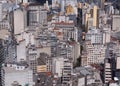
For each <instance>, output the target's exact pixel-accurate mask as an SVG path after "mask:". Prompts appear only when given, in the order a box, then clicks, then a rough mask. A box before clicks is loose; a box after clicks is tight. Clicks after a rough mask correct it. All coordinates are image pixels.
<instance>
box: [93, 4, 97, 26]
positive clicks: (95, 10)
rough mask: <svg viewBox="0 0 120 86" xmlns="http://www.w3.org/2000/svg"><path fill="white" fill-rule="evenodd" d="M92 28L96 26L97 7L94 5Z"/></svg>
mask: <svg viewBox="0 0 120 86" xmlns="http://www.w3.org/2000/svg"><path fill="white" fill-rule="evenodd" d="M93 26H94V27H97V26H98V7H97V6H96V5H95V6H94V7H93Z"/></svg>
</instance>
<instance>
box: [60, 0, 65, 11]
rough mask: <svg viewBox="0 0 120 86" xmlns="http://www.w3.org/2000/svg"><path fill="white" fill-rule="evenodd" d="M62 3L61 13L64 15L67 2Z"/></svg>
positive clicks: (62, 1)
mask: <svg viewBox="0 0 120 86" xmlns="http://www.w3.org/2000/svg"><path fill="white" fill-rule="evenodd" d="M60 3H61V13H64V12H65V0H61V1H60Z"/></svg>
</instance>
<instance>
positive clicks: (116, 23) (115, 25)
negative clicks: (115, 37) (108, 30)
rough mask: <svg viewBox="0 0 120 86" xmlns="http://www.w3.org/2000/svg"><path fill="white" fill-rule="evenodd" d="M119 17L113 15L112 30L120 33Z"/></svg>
mask: <svg viewBox="0 0 120 86" xmlns="http://www.w3.org/2000/svg"><path fill="white" fill-rule="evenodd" d="M119 22H120V15H113V17H112V30H113V31H117V32H118V31H120V23H119Z"/></svg>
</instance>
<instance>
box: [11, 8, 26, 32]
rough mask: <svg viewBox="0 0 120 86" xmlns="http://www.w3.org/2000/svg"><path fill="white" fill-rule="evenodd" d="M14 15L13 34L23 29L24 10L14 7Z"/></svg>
mask: <svg viewBox="0 0 120 86" xmlns="http://www.w3.org/2000/svg"><path fill="white" fill-rule="evenodd" d="M13 17H14V20H13V21H14V34H20V33H21V32H22V31H24V26H25V21H24V20H25V18H24V12H23V11H22V10H21V9H16V10H15V11H14V14H13Z"/></svg>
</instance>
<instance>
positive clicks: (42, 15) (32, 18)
mask: <svg viewBox="0 0 120 86" xmlns="http://www.w3.org/2000/svg"><path fill="white" fill-rule="evenodd" d="M46 23H47V11H46V10H45V9H44V8H43V7H41V6H40V5H39V4H30V5H29V6H28V11H27V26H39V25H41V24H46Z"/></svg>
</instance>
